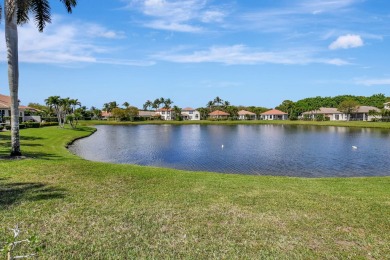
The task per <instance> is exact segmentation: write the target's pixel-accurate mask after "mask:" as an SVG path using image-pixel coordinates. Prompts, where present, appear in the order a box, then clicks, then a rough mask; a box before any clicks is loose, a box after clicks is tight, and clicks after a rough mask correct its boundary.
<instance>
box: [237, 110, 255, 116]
mask: <svg viewBox="0 0 390 260" xmlns="http://www.w3.org/2000/svg"><path fill="white" fill-rule="evenodd" d="M238 114H239V115H252V116H254V115H256V114H255V113H252V112H250V111H246V110H240V111H238Z"/></svg>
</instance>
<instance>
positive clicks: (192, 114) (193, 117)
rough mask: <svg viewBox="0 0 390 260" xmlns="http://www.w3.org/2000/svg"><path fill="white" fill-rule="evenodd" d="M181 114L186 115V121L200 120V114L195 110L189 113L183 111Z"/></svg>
mask: <svg viewBox="0 0 390 260" xmlns="http://www.w3.org/2000/svg"><path fill="white" fill-rule="evenodd" d="M182 112H184V113H187V114H188V120H200V113H199V111H197V110H191V111H188V110H184V111H182Z"/></svg>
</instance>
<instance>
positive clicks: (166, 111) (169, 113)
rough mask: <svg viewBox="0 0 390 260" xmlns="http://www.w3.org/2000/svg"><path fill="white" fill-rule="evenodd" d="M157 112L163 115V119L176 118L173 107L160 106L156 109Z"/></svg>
mask: <svg viewBox="0 0 390 260" xmlns="http://www.w3.org/2000/svg"><path fill="white" fill-rule="evenodd" d="M156 114H158V115H160V116H161V119H162V120H173V119H175V111H174V110H173V109H172V108H168V109H167V108H160V109H157V110H156Z"/></svg>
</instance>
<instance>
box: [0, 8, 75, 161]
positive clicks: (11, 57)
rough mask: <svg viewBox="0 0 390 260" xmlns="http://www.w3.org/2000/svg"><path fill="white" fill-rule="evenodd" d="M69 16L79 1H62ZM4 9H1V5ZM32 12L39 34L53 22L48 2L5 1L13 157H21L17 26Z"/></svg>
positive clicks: (25, 20)
mask: <svg viewBox="0 0 390 260" xmlns="http://www.w3.org/2000/svg"><path fill="white" fill-rule="evenodd" d="M60 1H61V2H62V3H63V4H64V5H65V7H66V9H67V11H68V13H72V8H73V7H75V6H76V4H77V0H60ZM0 7H1V6H0ZM29 13H31V14H32V15H33V16H34V20H35V23H36V25H37V27H38V30H39V31H40V32H42V31H43V29H44V28H45V26H46V24H47V23H50V21H51V17H50V4H49V2H48V0H29V1H26V0H4V14H5V42H6V46H7V60H8V84H9V90H10V96H11V156H20V155H22V153H21V151H20V137H19V102H18V94H19V58H18V25H21V24H24V23H27V22H28V21H29Z"/></svg>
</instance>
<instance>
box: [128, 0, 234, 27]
mask: <svg viewBox="0 0 390 260" xmlns="http://www.w3.org/2000/svg"><path fill="white" fill-rule="evenodd" d="M127 2H128V5H127V7H128V8H131V10H133V9H136V10H138V11H140V12H141V13H142V14H143V15H144V16H145V21H144V22H142V24H143V26H145V27H148V28H153V29H160V30H169V31H177V32H189V33H198V32H201V31H204V26H203V24H209V23H220V22H222V21H223V20H224V18H225V17H226V15H227V12H226V9H225V8H223V6H219V7H216V6H210V5H209V4H208V2H209V1H207V0H127Z"/></svg>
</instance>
